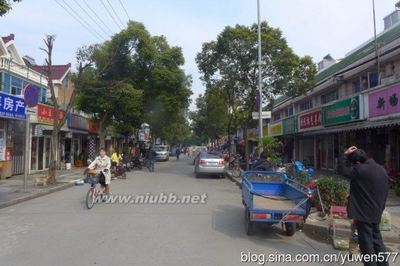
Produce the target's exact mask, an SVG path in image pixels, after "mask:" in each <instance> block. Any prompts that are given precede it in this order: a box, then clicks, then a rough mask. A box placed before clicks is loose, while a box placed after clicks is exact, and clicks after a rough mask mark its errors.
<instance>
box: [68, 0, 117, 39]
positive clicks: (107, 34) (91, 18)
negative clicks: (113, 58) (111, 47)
mask: <svg viewBox="0 0 400 266" xmlns="http://www.w3.org/2000/svg"><path fill="white" fill-rule="evenodd" d="M74 2H75V3H76V4H77V5H78V6H79V8H80V9H81V10H82V11H83V12H85V14H86V15H87V16H88V17H89V18H90V20H91V21H92V22H93V23H94V25H97V24H98V22H97V21H95V20H94V19H93V17H92V16H91V15H90V14H89V13H88V12H87V11H86V9H84V8H83V7H82V6H81V4H79V2H78V1H76V0H74ZM97 26H98V27H99V29H100V30H101V31H102V32H103V33H104V34H105V35H106V36H107V37H109V36H110V34H109V33H107V32H106V31H105V30H104V29H103V27H101V26H100V25H97Z"/></svg>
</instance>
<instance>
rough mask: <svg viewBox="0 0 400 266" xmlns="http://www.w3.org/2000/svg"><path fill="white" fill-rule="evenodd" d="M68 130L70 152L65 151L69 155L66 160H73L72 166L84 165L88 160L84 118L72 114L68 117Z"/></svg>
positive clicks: (87, 126)
mask: <svg viewBox="0 0 400 266" xmlns="http://www.w3.org/2000/svg"><path fill="white" fill-rule="evenodd" d="M67 122H68V128H69V130H70V132H71V133H72V134H71V137H72V138H71V139H70V142H71V145H70V147H69V148H70V150H67V149H66V153H67V154H68V153H69V154H70V157H69V158H68V157H67V156H66V158H67V159H69V160H73V162H74V165H81V164H82V163H85V162H86V161H87V158H88V130H89V124H88V121H87V118H86V117H83V116H80V115H77V114H72V113H70V114H69V115H68V119H67Z"/></svg>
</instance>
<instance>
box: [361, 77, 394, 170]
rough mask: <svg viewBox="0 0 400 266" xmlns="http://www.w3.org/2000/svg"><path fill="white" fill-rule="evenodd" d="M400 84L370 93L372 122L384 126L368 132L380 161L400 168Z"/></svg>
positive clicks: (375, 156) (374, 151) (373, 152)
mask: <svg viewBox="0 0 400 266" xmlns="http://www.w3.org/2000/svg"><path fill="white" fill-rule="evenodd" d="M399 97H400V85H399V84H398V85H395V86H391V87H387V88H384V89H381V90H379V91H374V92H371V93H370V94H369V95H368V111H369V120H370V122H371V123H380V122H384V124H381V125H382V127H380V128H377V129H375V130H374V131H373V132H370V133H369V134H368V137H367V138H368V139H370V140H371V142H373V146H374V147H375V148H374V149H372V147H371V148H370V149H369V150H370V151H371V153H372V155H373V157H374V158H376V160H377V162H378V163H381V164H382V165H384V164H387V165H388V166H389V167H391V168H393V169H396V170H397V171H399V170H400V126H399V125H400V102H399Z"/></svg>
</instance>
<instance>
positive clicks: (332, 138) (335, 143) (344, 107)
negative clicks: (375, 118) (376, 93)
mask: <svg viewBox="0 0 400 266" xmlns="http://www.w3.org/2000/svg"><path fill="white" fill-rule="evenodd" d="M362 119H364V110H363V98H362V96H361V95H358V96H355V97H350V98H347V99H344V100H340V101H337V102H335V103H333V104H330V105H328V106H325V107H323V108H322V125H323V126H324V127H325V128H326V130H324V131H323V132H322V133H325V134H322V135H319V136H317V139H316V147H317V155H316V156H317V168H319V169H325V170H334V169H335V168H336V165H337V158H338V157H339V156H340V154H341V153H342V152H343V150H341V149H340V148H339V147H342V148H343V147H345V146H344V145H342V144H341V143H340V140H341V139H342V142H343V136H342V137H341V134H343V133H340V132H343V131H345V130H346V127H347V126H348V124H349V123H352V122H357V121H360V120H362ZM344 124H345V125H344ZM334 126H336V127H337V128H335V129H333V130H332V133H326V132H330V129H329V128H330V127H334ZM352 134H353V132H352ZM339 150H340V151H339Z"/></svg>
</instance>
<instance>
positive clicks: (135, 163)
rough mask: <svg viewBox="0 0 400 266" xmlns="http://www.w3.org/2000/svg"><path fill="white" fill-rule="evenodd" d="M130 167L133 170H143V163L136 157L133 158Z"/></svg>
mask: <svg viewBox="0 0 400 266" xmlns="http://www.w3.org/2000/svg"><path fill="white" fill-rule="evenodd" d="M129 166H130V169H131V170H133V169H135V168H137V169H139V170H142V167H143V162H142V160H141V159H140V157H139V156H135V157H132V158H131V161H130V162H129Z"/></svg>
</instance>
